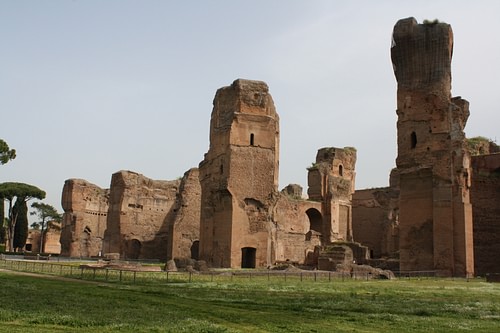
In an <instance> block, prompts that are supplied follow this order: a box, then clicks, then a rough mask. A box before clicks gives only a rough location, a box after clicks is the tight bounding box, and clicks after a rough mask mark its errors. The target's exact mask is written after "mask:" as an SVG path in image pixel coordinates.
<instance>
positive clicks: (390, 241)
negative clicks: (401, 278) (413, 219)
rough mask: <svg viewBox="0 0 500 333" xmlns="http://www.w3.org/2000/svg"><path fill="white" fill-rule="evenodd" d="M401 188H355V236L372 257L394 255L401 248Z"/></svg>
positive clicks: (353, 211)
mask: <svg viewBox="0 0 500 333" xmlns="http://www.w3.org/2000/svg"><path fill="white" fill-rule="evenodd" d="M398 200H399V191H398V190H397V189H395V188H392V187H383V188H374V189H365V190H356V192H354V194H353V196H352V229H353V234H354V240H355V241H356V242H359V243H361V244H363V245H365V246H367V247H368V248H369V249H370V257H371V258H381V257H395V256H397V252H398V251H399V221H398V211H399V205H398Z"/></svg>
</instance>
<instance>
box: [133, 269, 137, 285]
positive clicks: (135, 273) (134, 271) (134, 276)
mask: <svg viewBox="0 0 500 333" xmlns="http://www.w3.org/2000/svg"><path fill="white" fill-rule="evenodd" d="M136 273H137V272H136V271H134V283H135V274H136Z"/></svg>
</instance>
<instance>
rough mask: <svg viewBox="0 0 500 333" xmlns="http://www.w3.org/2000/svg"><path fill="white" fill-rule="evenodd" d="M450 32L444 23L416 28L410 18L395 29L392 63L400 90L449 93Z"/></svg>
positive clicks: (449, 28)
mask: <svg viewBox="0 0 500 333" xmlns="http://www.w3.org/2000/svg"><path fill="white" fill-rule="evenodd" d="M452 54H453V32H452V29H451V26H450V25H449V24H446V23H438V22H437V21H434V22H426V23H424V24H418V23H417V21H416V20H415V19H414V18H413V17H410V18H406V19H402V20H399V21H398V22H397V23H396V25H395V26H394V31H393V35H392V45H391V59H392V64H393V69H394V74H395V76H396V80H397V81H398V87H399V88H407V89H424V90H427V89H432V88H433V86H434V85H436V84H437V85H438V86H439V85H444V86H442V88H444V90H446V91H450V90H451V58H452Z"/></svg>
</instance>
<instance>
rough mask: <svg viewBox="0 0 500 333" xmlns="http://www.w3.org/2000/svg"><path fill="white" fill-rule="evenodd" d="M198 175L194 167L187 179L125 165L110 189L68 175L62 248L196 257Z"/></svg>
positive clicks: (69, 252) (70, 252) (75, 252)
mask: <svg viewBox="0 0 500 333" xmlns="http://www.w3.org/2000/svg"><path fill="white" fill-rule="evenodd" d="M197 175H198V173H197V170H196V169H193V170H189V171H188V172H186V174H185V175H184V177H183V178H182V179H181V180H174V181H163V180H152V179H149V178H147V177H144V176H143V175H141V174H138V173H135V172H131V171H119V172H117V173H115V174H113V175H112V178H111V187H110V189H109V190H107V189H106V190H104V189H101V188H99V187H98V186H96V185H93V184H90V183H88V182H86V181H82V180H78V179H70V180H67V181H66V183H65V185H64V189H63V208H64V217H63V225H62V234H61V246H62V250H61V254H62V255H64V256H70V257H92V256H101V255H103V254H109V253H116V254H117V255H119V256H120V257H121V258H123V259H139V258H142V259H153V258H154V259H161V260H166V258H167V256H168V255H169V254H172V255H178V256H183V257H190V256H191V246H193V244H195V246H196V243H195V242H197V241H198V239H199V230H198V229H199V197H200V193H199V192H200V191H199V182H198V179H197ZM197 188H198V190H197ZM172 230H173V231H175V232H176V235H175V236H172ZM179 244H183V245H184V246H181V245H179Z"/></svg>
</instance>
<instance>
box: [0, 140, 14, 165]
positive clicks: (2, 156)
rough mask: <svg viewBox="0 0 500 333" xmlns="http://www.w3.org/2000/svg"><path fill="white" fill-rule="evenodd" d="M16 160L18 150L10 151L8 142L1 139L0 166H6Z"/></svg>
mask: <svg viewBox="0 0 500 333" xmlns="http://www.w3.org/2000/svg"><path fill="white" fill-rule="evenodd" d="M15 158H16V150H15V149H10V148H9V145H8V144H7V142H5V141H3V140H2V139H0V164H5V163H7V162H9V161H10V160H13V159H15Z"/></svg>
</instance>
